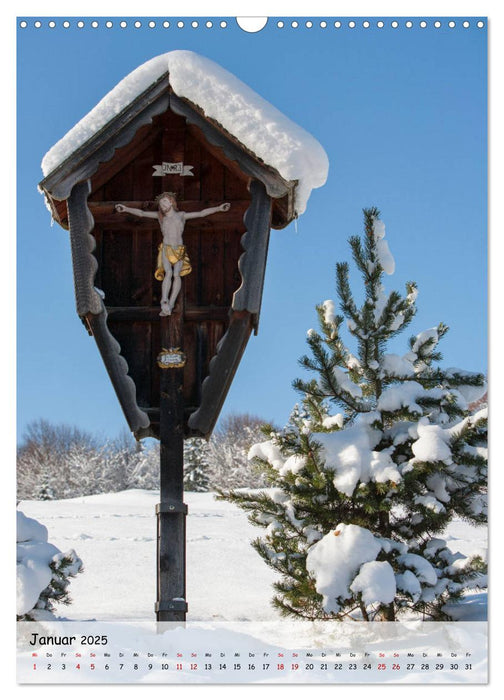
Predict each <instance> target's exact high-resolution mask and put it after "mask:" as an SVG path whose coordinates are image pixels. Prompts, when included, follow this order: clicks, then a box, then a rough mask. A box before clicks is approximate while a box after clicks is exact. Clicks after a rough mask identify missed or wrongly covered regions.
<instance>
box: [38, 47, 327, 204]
mask: <svg viewBox="0 0 504 700" xmlns="http://www.w3.org/2000/svg"><path fill="white" fill-rule="evenodd" d="M166 74H168V75H169V82H170V87H171V88H172V90H173V92H174V93H175V94H176V95H177V96H178V97H180V98H184V99H186V100H188V101H190V102H191V103H192V104H193V105H196V106H197V108H199V110H201V112H202V113H203V115H204V116H205V117H206V118H208V119H211V120H213V121H214V122H216V123H218V124H219V125H220V126H221V127H222V128H223V129H224V130H225V131H226V132H228V133H229V134H231V135H232V136H233V138H234V139H236V141H238V142H239V143H240V144H242V145H243V146H244V147H245V148H246V149H247V150H248V151H249V152H251V153H253V154H254V155H255V156H256V157H257V158H258V159H259V160H260V161H262V162H263V163H265V164H266V165H267V166H269V167H271V168H274V169H275V170H276V171H277V172H278V173H279V174H280V175H281V177H282V178H284V179H285V180H286V181H297V185H296V187H295V193H294V198H295V199H294V206H295V212H296V214H297V215H299V214H302V213H303V212H304V211H305V208H306V203H307V201H308V198H309V197H310V194H311V191H312V189H314V188H316V187H321V186H322V185H323V184H324V183H325V181H326V179H327V173H328V168H329V161H328V158H327V154H326V153H325V151H324V149H323V148H322V146H321V145H320V143H319V142H318V141H317V140H316V139H315V138H314V137H313V136H311V134H309V133H308V132H307V131H305V130H304V129H302V128H301V127H300V126H298V125H297V124H295V123H294V122H292V121H291V120H290V119H289V118H288V117H286V116H285V115H284V114H282V113H281V112H280V111H279V110H278V109H277V108H276V107H274V106H273V105H271V104H270V103H269V102H267V101H266V100H265V99H263V98H262V97H260V96H259V95H258V94H257V93H256V92H254V91H253V90H252V89H251V88H250V87H248V86H247V85H245V83H243V82H242V81H241V80H239V79H238V78H237V77H236V76H234V75H233V74H231V73H229V71H227V70H225V69H224V68H222V67H221V66H219V65H218V64H216V63H214V62H213V61H211V60H210V59H208V58H205V57H203V56H200V55H198V54H196V53H194V52H192V51H170V52H168V53H165V54H162V55H160V56H156V57H155V58H153V59H151V60H150V61H147V62H146V63H144V64H143V65H141V66H139V67H138V68H136V69H135V70H134V71H133V72H132V73H130V74H129V75H128V76H126V77H125V78H124V79H123V80H121V82H120V83H118V84H117V85H116V86H115V87H114V88H113V89H112V90H111V91H110V92H109V93H108V94H107V95H105V97H104V98H103V99H102V100H101V101H100V102H99V103H98V104H97V105H96V106H95V107H94V108H93V109H92V110H91V111H90V112H89V113H88V114H87V115H86V116H85V117H84V118H83V119H81V120H80V121H79V122H78V123H77V124H76V125H75V126H74V127H73V128H72V129H71V130H70V131H69V132H68V133H67V134H66V135H65V136H64V137H63V138H62V139H61V140H60V141H58V142H57V143H56V144H55V145H54V146H53V147H52V148H51V149H50V150H49V151H48V152H47V153H46V155H45V156H44V158H43V160H42V171H43V173H44V177H45V178H47V177H48V176H49V175H51V174H52V173H54V171H55V170H56V169H57V168H59V167H60V166H61V165H62V164H63V163H64V162H65V161H66V160H68V159H69V158H70V157H71V156H72V155H73V154H74V153H75V152H76V151H77V150H78V149H80V148H81V147H82V146H83V145H84V144H86V143H88V142H89V141H90V140H92V139H93V137H95V135H96V134H97V133H98V132H100V131H101V130H102V129H104V128H105V127H106V126H107V125H108V124H109V123H110V122H111V121H112V120H113V119H114V118H116V117H118V115H120V114H121V113H122V112H123V110H125V109H126V108H128V106H129V105H130V104H131V103H132V102H134V101H135V100H136V99H137V98H138V97H139V95H141V94H142V93H144V92H145V91H146V90H148V89H149V87H150V86H152V85H153V84H154V83H156V81H158V80H159V79H160V78H161V77H162V76H164V75H166Z"/></svg>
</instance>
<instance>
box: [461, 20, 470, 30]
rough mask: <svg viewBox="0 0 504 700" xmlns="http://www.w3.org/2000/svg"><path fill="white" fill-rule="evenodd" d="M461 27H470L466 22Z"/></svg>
mask: <svg viewBox="0 0 504 700" xmlns="http://www.w3.org/2000/svg"><path fill="white" fill-rule="evenodd" d="M462 26H463V27H464V28H465V29H467V28H468V27H470V26H471V25H470V24H469V22H467V20H466V21H465V22H464V24H463V25H462Z"/></svg>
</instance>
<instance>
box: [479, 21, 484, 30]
mask: <svg viewBox="0 0 504 700" xmlns="http://www.w3.org/2000/svg"><path fill="white" fill-rule="evenodd" d="M484 26H485V23H484V22H481V21H480V22H478V27H479V28H480V29H482V28H483V27H484Z"/></svg>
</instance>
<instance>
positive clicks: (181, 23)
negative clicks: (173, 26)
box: [177, 20, 184, 29]
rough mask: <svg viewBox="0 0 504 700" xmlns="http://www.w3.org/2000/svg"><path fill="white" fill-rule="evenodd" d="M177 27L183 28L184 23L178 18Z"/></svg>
mask: <svg viewBox="0 0 504 700" xmlns="http://www.w3.org/2000/svg"><path fill="white" fill-rule="evenodd" d="M177 27H178V28H179V29H183V28H184V23H183V22H182V20H180V22H177Z"/></svg>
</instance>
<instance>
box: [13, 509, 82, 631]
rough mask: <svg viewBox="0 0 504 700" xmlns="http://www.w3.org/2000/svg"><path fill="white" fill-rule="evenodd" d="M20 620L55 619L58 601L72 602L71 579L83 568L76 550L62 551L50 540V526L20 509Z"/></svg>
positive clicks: (18, 547)
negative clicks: (48, 530)
mask: <svg viewBox="0 0 504 700" xmlns="http://www.w3.org/2000/svg"><path fill="white" fill-rule="evenodd" d="M16 541H17V555H16V558H17V591H16V597H17V601H16V607H17V619H18V620H28V621H39V620H51V619H55V615H54V612H55V606H56V604H58V603H59V604H61V603H62V604H64V605H69V604H70V603H71V599H70V596H69V593H68V586H69V584H70V579H72V578H73V577H74V576H76V575H77V574H78V573H80V572H81V571H82V561H81V560H80V559H79V557H78V556H77V554H76V553H75V551H74V550H73V549H69V550H68V551H67V552H64V553H63V552H61V551H60V550H59V549H58V548H57V547H55V546H54V545H53V544H51V543H50V542H48V536H47V528H46V527H45V525H42V524H41V523H39V522H38V520H34V519H33V518H28V517H26V515H25V514H24V513H22V512H21V511H19V510H18V511H17V536H16Z"/></svg>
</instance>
